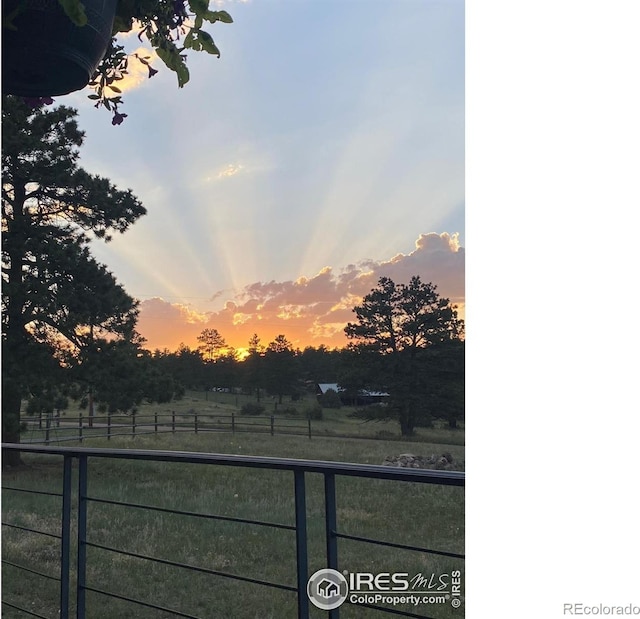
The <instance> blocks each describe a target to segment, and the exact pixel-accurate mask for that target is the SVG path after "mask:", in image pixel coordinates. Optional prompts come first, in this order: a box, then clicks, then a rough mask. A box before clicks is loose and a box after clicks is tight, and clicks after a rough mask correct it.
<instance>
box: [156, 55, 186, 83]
mask: <svg viewBox="0 0 640 619" xmlns="http://www.w3.org/2000/svg"><path fill="white" fill-rule="evenodd" d="M156 53H157V54H158V57H159V58H160V60H162V62H164V64H165V65H166V66H167V68H168V69H171V70H172V71H175V73H176V75H177V77H178V87H179V88H182V87H183V86H184V85H185V84H186V83H187V82H188V81H189V70H188V69H187V65H186V64H185V63H184V60H183V59H182V57H181V56H180V54H179V52H178V50H177V49H176V48H175V47H174V48H173V49H171V50H168V49H164V48H162V47H158V48H156Z"/></svg>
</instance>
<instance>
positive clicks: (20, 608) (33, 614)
mask: <svg viewBox="0 0 640 619" xmlns="http://www.w3.org/2000/svg"><path fill="white" fill-rule="evenodd" d="M2 603H3V604H4V605H5V606H9V607H10V608H15V609H16V610H19V611H20V612H22V613H26V614H27V615H31V616H32V617H38V618H39V619H49V617H45V616H44V615H39V614H38V613H34V612H33V611H31V610H27V609H26V608H22V607H21V606H16V605H15V604H10V603H9V602H7V601H6V600H2Z"/></svg>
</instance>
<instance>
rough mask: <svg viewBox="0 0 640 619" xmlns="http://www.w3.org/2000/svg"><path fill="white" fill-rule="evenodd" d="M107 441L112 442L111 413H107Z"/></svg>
mask: <svg viewBox="0 0 640 619" xmlns="http://www.w3.org/2000/svg"><path fill="white" fill-rule="evenodd" d="M107 440H108V441H110V440H111V413H110V412H109V413H107Z"/></svg>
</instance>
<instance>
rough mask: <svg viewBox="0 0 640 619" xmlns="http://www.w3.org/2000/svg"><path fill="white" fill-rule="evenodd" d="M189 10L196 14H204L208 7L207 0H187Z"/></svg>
mask: <svg viewBox="0 0 640 619" xmlns="http://www.w3.org/2000/svg"><path fill="white" fill-rule="evenodd" d="M189 6H190V7H191V10H192V11H193V12H194V13H195V14H196V15H198V16H200V15H204V14H205V13H206V12H207V10H208V9H209V2H208V0H189Z"/></svg>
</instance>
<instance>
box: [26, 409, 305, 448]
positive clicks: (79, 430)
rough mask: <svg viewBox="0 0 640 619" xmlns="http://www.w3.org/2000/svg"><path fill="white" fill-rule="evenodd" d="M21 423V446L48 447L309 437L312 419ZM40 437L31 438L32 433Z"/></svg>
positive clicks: (173, 417) (155, 416) (117, 418)
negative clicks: (169, 437) (180, 436)
mask: <svg viewBox="0 0 640 619" xmlns="http://www.w3.org/2000/svg"><path fill="white" fill-rule="evenodd" d="M22 420H23V421H24V422H25V423H26V424H27V428H28V429H31V436H26V437H24V438H23V439H22V441H21V442H22V443H23V444H30V445H40V444H44V445H50V444H52V443H64V442H68V441H79V442H82V441H84V440H85V439H88V438H106V439H107V440H111V437H114V436H136V435H143V434H167V433H172V434H175V433H176V432H191V433H195V434H198V433H200V432H221V431H222V432H232V433H234V434H235V433H236V432H257V433H260V432H261V433H265V434H267V433H268V434H270V435H271V436H274V435H276V434H279V435H282V434H288V435H294V436H308V437H309V438H311V436H312V433H311V418H309V417H308V418H307V419H306V420H305V421H304V422H303V423H301V422H300V421H299V420H296V419H287V418H281V417H277V416H275V415H270V416H269V417H257V416H256V417H253V416H246V415H238V414H236V413H231V414H225V413H222V414H220V413H198V412H195V413H178V414H176V412H175V411H172V412H170V413H157V412H156V413H151V414H147V415H140V414H138V413H132V414H131V415H122V414H118V415H95V416H91V417H89V416H84V415H79V416H78V417H67V416H65V417H60V416H59V415H51V414H50V415H40V416H38V417H23V418H22ZM36 431H37V432H38V433H39V434H41V435H42V436H38V437H37V438H34V437H33V434H34V433H35V432H36Z"/></svg>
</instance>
